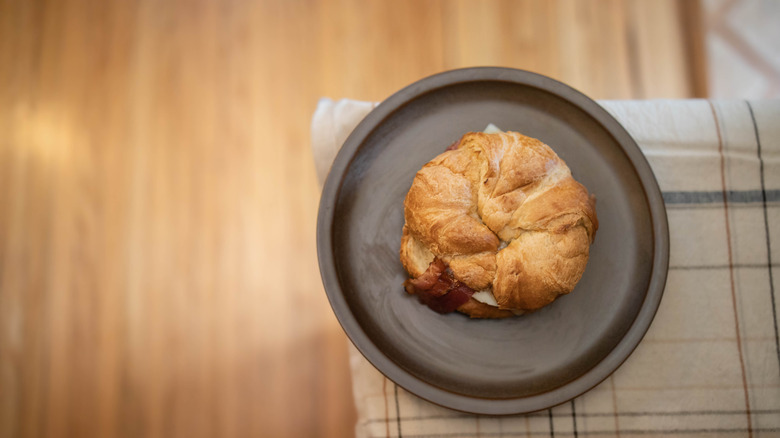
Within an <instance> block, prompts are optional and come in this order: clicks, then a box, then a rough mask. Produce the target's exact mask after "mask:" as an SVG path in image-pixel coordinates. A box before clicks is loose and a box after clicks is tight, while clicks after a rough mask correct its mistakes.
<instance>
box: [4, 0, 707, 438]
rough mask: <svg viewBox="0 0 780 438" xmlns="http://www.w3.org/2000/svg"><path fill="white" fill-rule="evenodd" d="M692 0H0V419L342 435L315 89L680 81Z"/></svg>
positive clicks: (683, 85) (101, 429)
mask: <svg viewBox="0 0 780 438" xmlns="http://www.w3.org/2000/svg"><path fill="white" fill-rule="evenodd" d="M690 6H691V3H690V2H686V3H684V4H682V5H678V4H677V3H675V2H673V1H666V0H665V1H659V2H643V1H639V0H626V1H617V0H616V1H608V2H600V3H597V4H594V3H584V2H577V1H573V0H567V1H564V0H560V1H552V2H530V1H525V2H508V1H487V2H485V1H477V0H474V1H444V0H430V1H425V2H419V1H411V0H410V1H372V2H362V1H350V0H344V1H326V0H309V1H303V0H293V1H281V0H277V1H273V0H252V1H219V2H218V1H212V2H207V1H196V2H185V1H168V2H153V1H148V0H141V1H137V2H127V1H105V2H97V1H87V0H83V1H79V0H73V1H70V0H68V1H56V2H44V1H37V0H35V1H33V0H31V1H23V0H19V1H14V0H3V1H0V437H32V436H56V437H63V436H100V437H111V436H147V437H156V436H160V437H177V436H182V437H198V436H224V437H232V436H273V437H279V436H318V435H322V436H346V435H349V434H351V433H352V431H353V427H354V421H355V413H354V407H353V406H352V401H351V400H352V398H351V394H350V391H349V387H350V386H349V385H350V383H349V382H350V381H349V371H348V365H347V353H346V340H345V336H344V335H343V333H342V331H341V329H340V327H339V326H338V324H337V322H336V321H335V318H334V317H333V316H332V313H331V312H330V309H329V306H328V303H327V300H326V298H325V295H324V293H323V292H322V286H321V284H320V279H319V273H318V268H317V261H316V254H315V242H314V234H315V218H316V213H317V201H318V197H319V190H318V188H317V183H316V178H315V172H314V165H313V162H312V159H311V154H310V151H309V128H308V124H309V120H310V118H311V114H312V111H313V110H314V107H315V105H316V102H317V98H318V97H320V96H323V95H326V96H328V95H329V96H348V97H352V98H356V99H364V100H381V99H383V98H384V97H386V96H388V95H389V94H390V93H392V92H393V91H395V90H397V89H399V88H401V87H402V86H404V85H406V84H408V83H411V82H413V81H415V80H417V79H419V78H421V77H423V76H426V75H429V74H432V73H435V72H438V71H441V70H445V69H451V68H456V67H464V66H470V65H484V64H493V65H505V66H511V67H518V68H526V69H530V70H535V71H538V72H541V73H544V74H547V75H550V76H553V77H555V78H557V79H559V80H562V81H564V82H567V83H570V84H571V85H573V86H575V87H577V88H579V89H581V90H582V91H584V92H585V93H587V94H589V95H591V96H592V97H594V98H629V97H633V98H646V97H691V96H694V95H697V94H701V90H702V84H703V82H702V81H701V80H698V79H697V78H698V77H699V76H697V75H698V74H699V73H700V69H699V68H698V67H697V66H698V65H699V64H696V63H695V62H691V60H694V61H696V60H697V59H699V58H698V57H697V56H698V54H700V52H699V51H697V50H696V47H697V46H696V40H695V38H694V39H691V38H690V37H689V35H688V33H687V29H691V28H694V29H695V26H693V24H695V23H696V22H695V21H691V20H692V19H691V18H690V16H689V15H688V9H690ZM694 9H695V8H694Z"/></svg>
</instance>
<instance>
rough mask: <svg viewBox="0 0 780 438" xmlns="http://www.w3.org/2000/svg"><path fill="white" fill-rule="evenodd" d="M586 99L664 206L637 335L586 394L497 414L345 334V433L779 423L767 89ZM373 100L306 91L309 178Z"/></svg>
mask: <svg viewBox="0 0 780 438" xmlns="http://www.w3.org/2000/svg"><path fill="white" fill-rule="evenodd" d="M600 104H601V105H602V106H603V107H604V108H606V109H607V110H608V111H609V112H610V113H611V114H612V115H613V116H614V117H615V118H617V120H618V121H620V123H622V124H623V125H624V126H625V127H626V129H627V130H628V131H629V133H630V134H631V135H632V136H633V137H634V139H635V140H636V141H637V143H638V144H639V146H640V148H641V149H642V151H643V152H644V153H645V156H646V157H647V159H648V161H649V162H650V165H651V166H652V168H653V171H654V172H655V175H656V178H657V179H658V182H659V184H660V186H661V190H662V191H663V192H664V199H665V201H666V207H667V214H668V217H669V227H670V233H671V258H670V270H669V277H668V281H667V286H666V290H665V293H664V298H663V301H662V302H661V307H660V309H659V311H658V314H657V315H656V317H655V320H654V322H653V324H652V326H651V327H650V330H649V332H648V333H647V335H646V336H645V338H644V340H643V341H642V343H641V344H640V345H639V347H638V348H637V349H636V351H635V352H634V353H633V354H632V355H631V357H629V359H628V360H627V361H626V362H625V363H624V364H623V366H621V367H620V368H619V369H618V370H617V371H616V372H615V373H614V374H613V375H612V376H610V377H609V378H608V379H606V380H605V381H604V382H603V383H601V384H600V385H598V386H597V387H596V388H594V389H592V390H591V391H589V392H587V393H586V394H584V395H582V396H580V397H578V398H576V399H575V400H572V401H570V402H567V403H564V404H562V405H560V406H556V407H554V408H552V409H549V410H546V411H542V412H538V413H533V414H529V415H517V416H508V417H490V416H479V415H468V414H464V413H460V412H456V411H452V410H449V409H446V408H442V407H440V406H436V405H434V404H431V403H429V402H427V401H424V400H422V399H420V398H418V397H416V396H414V395H413V394H410V393H408V392H406V391H405V390H404V389H403V388H400V387H398V386H397V385H395V384H394V383H393V382H392V381H389V380H387V379H386V378H385V377H384V376H382V374H380V373H379V372H378V371H377V370H376V369H375V368H374V367H373V366H372V365H371V364H370V363H369V362H368V361H367V360H366V359H365V358H363V357H362V356H361V355H360V353H358V352H357V350H356V349H355V348H354V347H352V346H351V348H350V364H351V367H352V376H353V391H354V397H355V404H356V406H357V411H358V422H357V425H356V434H357V436H358V437H407V438H410V437H423V436H426V437H427V436H430V437H461V436H490V437H493V436H507V437H515V436H539V435H541V436H550V437H553V436H575V437H576V436H580V435H582V436H623V437H625V436H634V435H642V436H656V435H674V436H678V435H684V436H780V342H778V319H777V315H778V313H780V291H778V287H779V286H780V267H779V266H780V265H778V263H780V208H779V207H780V190H779V189H780V101H755V102H745V101H705V100H682V101H663V100H661V101H606V102H600ZM374 106H375V104H374V103H369V102H358V101H352V100H340V101H332V100H330V99H322V100H321V101H320V102H319V105H318V107H317V110H316V112H315V114H314V118H313V121H312V150H313V154H314V159H315V161H316V164H317V172H318V176H319V178H320V181H321V182H322V181H323V180H324V178H325V176H326V173H327V170H328V168H329V166H330V163H331V162H332V161H333V158H334V157H335V155H336V153H337V152H338V149H339V148H340V147H341V145H342V144H343V142H344V140H345V139H346V137H347V136H348V135H349V133H350V132H351V131H352V129H354V127H355V126H356V125H357V124H358V123H359V122H360V120H362V119H363V117H365V115H366V114H368V113H369V112H370V111H371V109H372V108H373V107H374ZM724 197H725V200H724ZM724 201H725V202H724Z"/></svg>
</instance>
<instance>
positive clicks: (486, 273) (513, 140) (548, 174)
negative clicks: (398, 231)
mask: <svg viewBox="0 0 780 438" xmlns="http://www.w3.org/2000/svg"><path fill="white" fill-rule="evenodd" d="M404 218H405V223H404V227H403V231H402V238H401V251H400V256H401V263H403V266H404V268H405V269H406V271H407V272H408V273H409V275H410V277H411V278H410V279H408V280H407V281H406V282H405V283H404V287H405V289H406V291H407V292H409V293H412V294H415V295H417V297H418V298H419V300H420V301H421V302H422V303H424V304H427V305H428V306H429V307H430V308H431V309H433V310H435V311H437V312H440V313H447V312H451V311H454V310H458V311H460V312H462V313H465V314H467V315H470V316H471V317H474V318H504V317H508V316H513V315H517V314H522V313H525V312H530V311H534V310H537V309H539V308H541V307H544V306H546V305H548V304H550V303H551V302H553V301H554V300H555V299H556V298H557V297H558V296H560V295H562V294H568V293H569V292H571V291H572V290H573V289H574V286H575V285H576V284H577V282H578V281H579V280H580V278H581V277H582V273H583V272H584V270H585V265H586V264H587V262H588V253H589V248H590V245H591V243H593V239H594V237H595V235H596V230H597V229H598V220H597V218H596V209H595V198H594V197H593V196H589V195H588V191H587V190H586V189H585V187H584V186H583V185H582V184H580V183H578V182H577V181H575V180H574V178H572V176H571V171H570V170H569V168H568V167H567V166H566V163H564V162H563V160H561V159H560V158H559V157H558V155H556V154H555V152H553V150H552V149H550V147H549V146H547V145H546V144H544V143H542V142H541V141H539V140H536V139H534V138H530V137H526V136H524V135H522V134H519V133H517V132H498V133H493V134H487V133H481V132H470V133H468V134H466V135H464V136H463V137H462V138H461V139H460V140H459V141H457V142H456V143H454V144H453V145H452V146H450V147H449V148H447V150H446V151H445V152H444V153H442V154H441V155H439V156H437V157H436V158H434V159H433V160H431V161H430V162H428V163H427V164H426V165H425V166H423V168H422V169H421V170H420V171H419V172H417V175H416V176H415V178H414V181H413V182H412V187H411V188H410V189H409V192H408V193H407V195H406V200H405V201H404Z"/></svg>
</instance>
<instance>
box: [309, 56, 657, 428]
mask: <svg viewBox="0 0 780 438" xmlns="http://www.w3.org/2000/svg"><path fill="white" fill-rule="evenodd" d="M488 123H494V124H496V125H497V126H498V127H500V128H501V129H504V130H513V131H519V132H522V133H523V134H526V135H529V136H531V137H536V138H539V139H540V140H542V141H543V142H545V143H547V144H549V145H550V146H551V147H552V148H553V149H554V150H555V151H556V152H557V153H558V155H560V156H561V158H563V159H564V160H565V161H566V163H567V164H568V165H569V167H570V168H571V170H572V173H573V174H574V177H575V178H576V179H577V180H579V181H580V182H582V183H583V184H584V185H585V186H586V187H587V188H588V190H589V191H590V192H591V193H594V194H595V195H596V197H597V199H598V202H597V214H598V218H599V224H600V227H599V231H598V234H597V236H596V240H595V243H594V244H593V246H592V247H591V255H590V260H589V261H588V266H587V268H586V270H585V274H584V276H583V278H582V280H581V281H580V283H579V284H578V285H577V287H576V289H575V290H574V291H573V292H572V293H571V294H570V295H568V296H564V297H562V298H560V299H558V300H557V301H555V302H554V303H553V304H552V305H550V306H548V307H546V308H544V309H542V310H540V311H538V312H535V313H533V314H530V315H526V316H520V317H516V318H510V319H503V320H470V319H469V318H468V317H466V316H464V315H462V314H459V313H453V314H448V315H439V314H437V313H434V312H433V311H431V310H430V309H428V308H427V307H425V306H423V305H421V304H420V303H419V302H418V301H417V300H416V299H415V298H414V297H413V296H410V295H408V294H407V293H406V292H404V290H403V287H402V283H403V281H404V279H405V278H406V273H405V272H404V269H403V267H402V266H401V263H400V261H399V259H398V250H399V247H400V239H401V227H402V225H403V222H404V219H403V200H404V197H405V195H406V192H407V191H408V190H409V187H410V185H411V182H412V179H413V178H414V175H415V173H416V172H417V171H418V170H419V169H420V167H422V165H423V164H425V163H426V162H428V161H429V160H430V159H431V158H433V157H435V156H436V155H438V154H439V153H441V152H442V151H444V149H445V148H446V147H447V146H448V145H450V144H451V143H452V142H453V141H455V140H457V139H458V138H460V136H461V135H463V134H464V133H465V132H468V131H480V130H482V129H484V128H485V126H486V125H487V124H488ZM668 239H669V237H668V227H667V221H666V210H665V209H664V204H663V200H662V198H661V192H660V190H659V189H658V185H657V183H656V181H655V178H654V176H653V173H652V171H651V169H650V167H649V166H648V164H647V161H646V160H645V158H644V156H643V155H642V153H641V152H640V150H639V148H638V147H637V145H636V143H635V142H634V140H633V139H632V138H631V137H630V136H629V135H628V133H627V132H626V131H625V129H623V127H622V126H621V125H620V124H619V123H618V122H617V121H616V120H615V119H614V118H612V117H611V116H610V115H609V114H608V113H607V112H606V111H605V110H604V109H602V108H601V107H600V106H599V105H598V104H596V103H595V102H593V101H592V100H590V99H589V98H587V97H586V96H584V95H583V94H581V93H579V92H577V91H576V90H574V89H572V88H570V87H568V86H566V85H564V84H562V83H560V82H557V81H554V80H552V79H550V78H547V77H544V76H540V75H537V74H533V73H529V72H525V71H520V70H513V69H505V68H470V69H463V70H454V71H449V72H445V73H441V74H438V75H435V76H431V77H428V78H426V79H423V80H421V81H419V82H416V83H414V84H412V85H410V86H408V87H406V88H404V89H403V90H401V91H399V92H397V93H396V94H394V95H393V96H391V97H390V98H388V99H387V100H386V101H384V102H383V103H382V104H380V105H379V106H378V107H377V108H375V109H374V110H373V111H372V112H371V113H370V114H369V115H368V116H367V117H366V118H365V119H364V120H363V121H362V122H361V123H360V125H358V127H357V128H356V129H355V130H354V132H353V133H352V134H351V135H350V137H349V138H348V139H347V141H346V142H345V144H344V146H343V147H342V148H341V151H340V152H339V154H338V156H337V157H336V160H335V161H334V163H333V167H332V168H331V171H330V174H329V175H328V179H327V181H326V183H325V188H324V190H323V193H322V200H321V203H320V210H319V218H318V222H317V250H318V255H319V263H320V271H321V274H322V278H323V283H324V284H325V290H326V292H327V295H328V299H329V300H330V303H331V306H332V307H333V311H334V312H335V314H336V316H337V317H338V320H339V322H340V323H341V325H342V327H343V328H344V330H345V331H346V333H347V335H348V336H349V337H350V339H351V340H352V342H353V343H354V344H355V346H357V348H358V349H359V350H360V351H361V353H363V355H364V356H365V357H366V358H367V359H368V360H369V361H370V362H371V363H372V364H373V365H374V366H375V367H376V368H377V369H379V371H381V372H382V373H383V374H384V375H385V376H387V377H388V378H390V379H391V380H393V381H394V382H396V383H397V384H399V385H400V386H402V387H404V388H406V389H407V390H408V391H410V392H412V393H414V394H417V395H418V396H420V397H422V398H425V399H427V400H429V401H432V402H434V403H437V404H440V405H443V406H446V407H449V408H453V409H458V410H461V411H466V412H473V413H482V414H514V413H524V412H531V411H535V410H539V409H544V408H547V407H550V406H554V405H556V404H560V403H563V402H565V401H567V400H569V399H571V398H574V397H576V396H578V395H580V394H582V393H583V392H585V391H587V390H588V389H590V388H592V387H593V386H595V385H597V384H598V383H599V382H601V381H602V380H603V379H605V378H606V377H607V376H609V374H611V373H612V372H613V371H614V370H615V369H616V368H617V367H618V366H620V364H621V363H622V362H623V361H624V360H625V359H626V358H627V357H628V356H629V354H631V352H632V351H633V350H634V348H635V347H636V346H637V344H638V343H639V342H640V340H641V339H642V337H643V336H644V334H645V332H646V331H647V329H648V327H649V326H650V322H651V321H652V319H653V316H654V315H655V312H656V309H657V308H658V305H659V303H660V301H661V295H662V293H663V288H664V285H665V282H666V274H667V267H668V260H669V240H668Z"/></svg>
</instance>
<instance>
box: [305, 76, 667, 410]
mask: <svg viewBox="0 0 780 438" xmlns="http://www.w3.org/2000/svg"><path fill="white" fill-rule="evenodd" d="M487 81H492V82H509V83H514V84H518V85H523V86H530V87H533V88H538V89H541V90H543V91H545V92H548V93H550V94H553V95H555V96H557V97H558V98H561V99H563V100H565V101H567V102H568V103H570V104H572V105H574V106H576V107H577V108H579V109H580V110H582V111H583V112H585V113H586V114H587V115H589V116H590V117H591V118H593V119H594V120H595V121H596V122H597V123H599V124H600V125H601V126H602V127H603V128H604V129H605V131H606V132H607V133H608V134H609V135H611V136H612V137H613V138H614V139H615V142H616V143H617V144H618V145H619V146H620V147H621V149H622V150H623V152H624V153H625V154H626V156H627V158H628V160H629V162H630V163H631V164H632V165H633V167H634V170H635V172H636V174H637V176H638V178H639V182H640V185H641V186H642V189H643V191H644V194H645V198H646V200H647V205H648V209H649V211H650V220H651V223H652V231H653V239H652V241H653V264H652V269H651V271H650V282H649V283H648V286H647V290H646V293H645V296H644V300H643V302H642V305H641V307H640V309H639V312H638V313H637V315H636V317H635V318H634V320H633V321H632V323H631V326H630V327H629V329H628V330H627V331H626V332H625V334H624V335H623V336H622V338H621V339H620V341H618V343H617V345H615V347H614V348H613V349H612V350H611V351H610V352H609V353H608V354H607V355H606V356H605V357H604V358H603V359H602V360H601V361H600V362H598V363H597V364H596V365H595V366H594V367H593V368H591V369H589V370H588V371H586V372H585V373H583V374H581V375H579V376H578V377H576V378H574V379H573V380H571V381H569V382H568V383H566V384H564V385H562V386H559V387H557V388H554V389H551V390H549V391H546V392H542V393H539V394H534V395H532V396H524V397H514V398H483V397H475V396H469V395H465V394H459V393H455V392H452V391H449V390H447V389H445V388H441V387H439V386H435V385H433V384H431V383H428V382H427V381H425V380H423V379H420V378H418V377H416V376H414V375H412V374H411V373H409V372H407V371H405V370H404V369H403V368H401V367H400V366H399V365H398V364H396V363H395V362H394V361H393V360H392V359H391V358H390V357H388V356H387V355H386V354H385V353H384V352H382V350H380V349H379V347H378V346H376V345H375V344H374V343H373V341H372V340H371V339H370V338H369V336H368V335H367V334H366V333H365V331H364V330H363V328H362V327H361V326H360V324H359V323H358V321H357V318H356V317H355V315H353V314H352V312H351V311H350V309H349V304H348V303H347V301H346V298H345V297H344V292H343V290H342V288H341V282H340V281H339V277H338V272H337V270H336V262H335V258H334V257H333V251H334V248H333V235H332V231H333V224H334V219H335V218H334V213H335V200H336V199H337V198H338V195H339V192H340V190H341V187H342V185H343V182H344V179H345V177H346V171H347V169H348V168H349V166H350V164H351V163H352V160H353V159H354V157H355V155H356V153H357V152H358V150H359V149H360V146H361V145H362V144H363V142H364V141H365V140H366V139H367V138H368V136H370V135H371V133H372V132H373V131H374V130H376V129H377V128H378V127H379V125H380V122H381V121H382V120H384V119H386V118H387V117H388V116H390V115H391V114H392V113H393V112H395V111H397V110H399V109H400V108H401V107H403V106H404V105H406V104H407V103H410V102H411V101H413V100H414V99H416V98H417V97H419V96H421V95H423V94H426V93H429V92H432V91H434V90H436V89H440V88H445V87H449V86H454V85H457V84H461V83H467V82H487ZM316 239H317V259H318V264H319V269H320V275H321V277H322V282H323V286H324V288H325V293H326V295H327V297H328V301H329V303H330V306H331V309H332V310H333V312H334V314H335V315H336V318H337V319H338V321H339V324H340V325H341V327H342V329H343V330H344V332H345V333H346V334H347V336H348V337H349V339H350V341H351V342H352V343H353V344H354V345H355V347H356V348H357V350H358V351H359V352H360V353H361V354H362V355H363V356H364V357H365V358H366V359H367V360H368V361H369V362H370V363H371V364H372V365H373V366H374V367H375V368H376V369H377V370H378V371H379V372H380V373H382V374H383V375H384V376H385V377H387V378H388V379H389V380H391V381H393V382H394V383H396V384H397V385H399V386H401V387H403V388H404V389H406V390H407V391H408V392H410V393H412V394H415V395H417V396H419V397H421V398H423V399H425V400H428V401H430V402H432V403H434V404H438V405H440V406H444V407H447V408H450V409H455V410H458V411H462V412H467V413H472V414H486V415H513V414H523V413H530V412H535V411H540V410H543V409H547V408H550V407H553V406H556V405H559V404H562V403H565V402H567V401H569V400H572V399H573V398H575V397H578V396H580V395H582V394H584V393H585V392H587V391H589V390H590V389H592V388H594V387H595V386H597V385H598V384H599V383H601V382H602V381H604V380H605V379H606V378H607V377H609V376H610V375H611V374H612V373H613V372H614V371H615V370H617V369H618V368H619V367H620V366H621V365H622V364H623V363H624V362H625V361H626V359H628V357H629V356H630V355H631V353H633V351H634V350H635V349H636V347H637V346H638V345H639V343H640V342H641V341H642V339H643V338H644V336H645V334H646V333H647V330H648V329H649V328H650V324H651V323H652V321H653V319H654V317H655V314H656V313H657V311H658V308H659V306H660V302H661V298H662V296H663V292H664V288H665V285H666V280H667V276H668V267H669V225H668V219H667V213H666V207H665V204H664V200H663V196H662V194H661V190H660V187H659V185H658V181H657V180H656V178H655V175H654V173H653V171H652V169H651V167H650V164H649V163H648V161H647V158H646V157H645V155H644V154H643V153H642V151H641V149H639V146H638V145H637V143H636V141H635V140H634V139H633V138H632V137H631V135H630V134H629V133H628V131H627V130H626V129H625V127H623V125H621V124H620V123H619V122H618V121H617V120H616V119H615V118H614V117H613V116H612V115H611V114H610V113H609V112H607V110H606V109H605V108H604V107H602V106H601V105H599V104H598V103H597V102H595V101H594V100H593V99H591V98H589V97H587V96H586V95H584V94H583V93H581V92H580V91H578V90H576V89H574V88H572V87H571V86H569V85H566V84H564V83H562V82H559V81H557V80H555V79H552V78H550V77H547V76H543V75H541V74H538V73H533V72H530V71H526V70H519V69H514V68H508V67H469V68H462V69H455V70H448V71H444V72H441V73H437V74H434V75H432V76H428V77H425V78H423V79H420V80H418V81H416V82H414V83H412V84H410V85H408V86H406V87H404V88H402V89H401V90H399V91H397V92H395V93H394V94H392V95H391V96H390V97H388V98H387V99H385V100H384V101H382V102H381V103H380V104H379V105H377V106H376V107H375V108H374V109H373V110H372V111H371V112H370V113H369V114H368V115H367V116H366V117H365V118H363V120H362V121H360V123H359V124H358V125H357V126H356V127H355V129H354V130H353V131H352V133H351V134H350V135H349V136H348V137H347V139H346V141H345V142H344V144H343V145H342V147H341V148H340V149H339V151H338V153H337V155H336V158H335V159H334V161H333V164H332V165H331V168H330V171H329V172H328V176H327V178H326V180H325V183H324V185H323V189H322V192H321V197H320V203H319V209H318V215H317V237H316Z"/></svg>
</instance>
